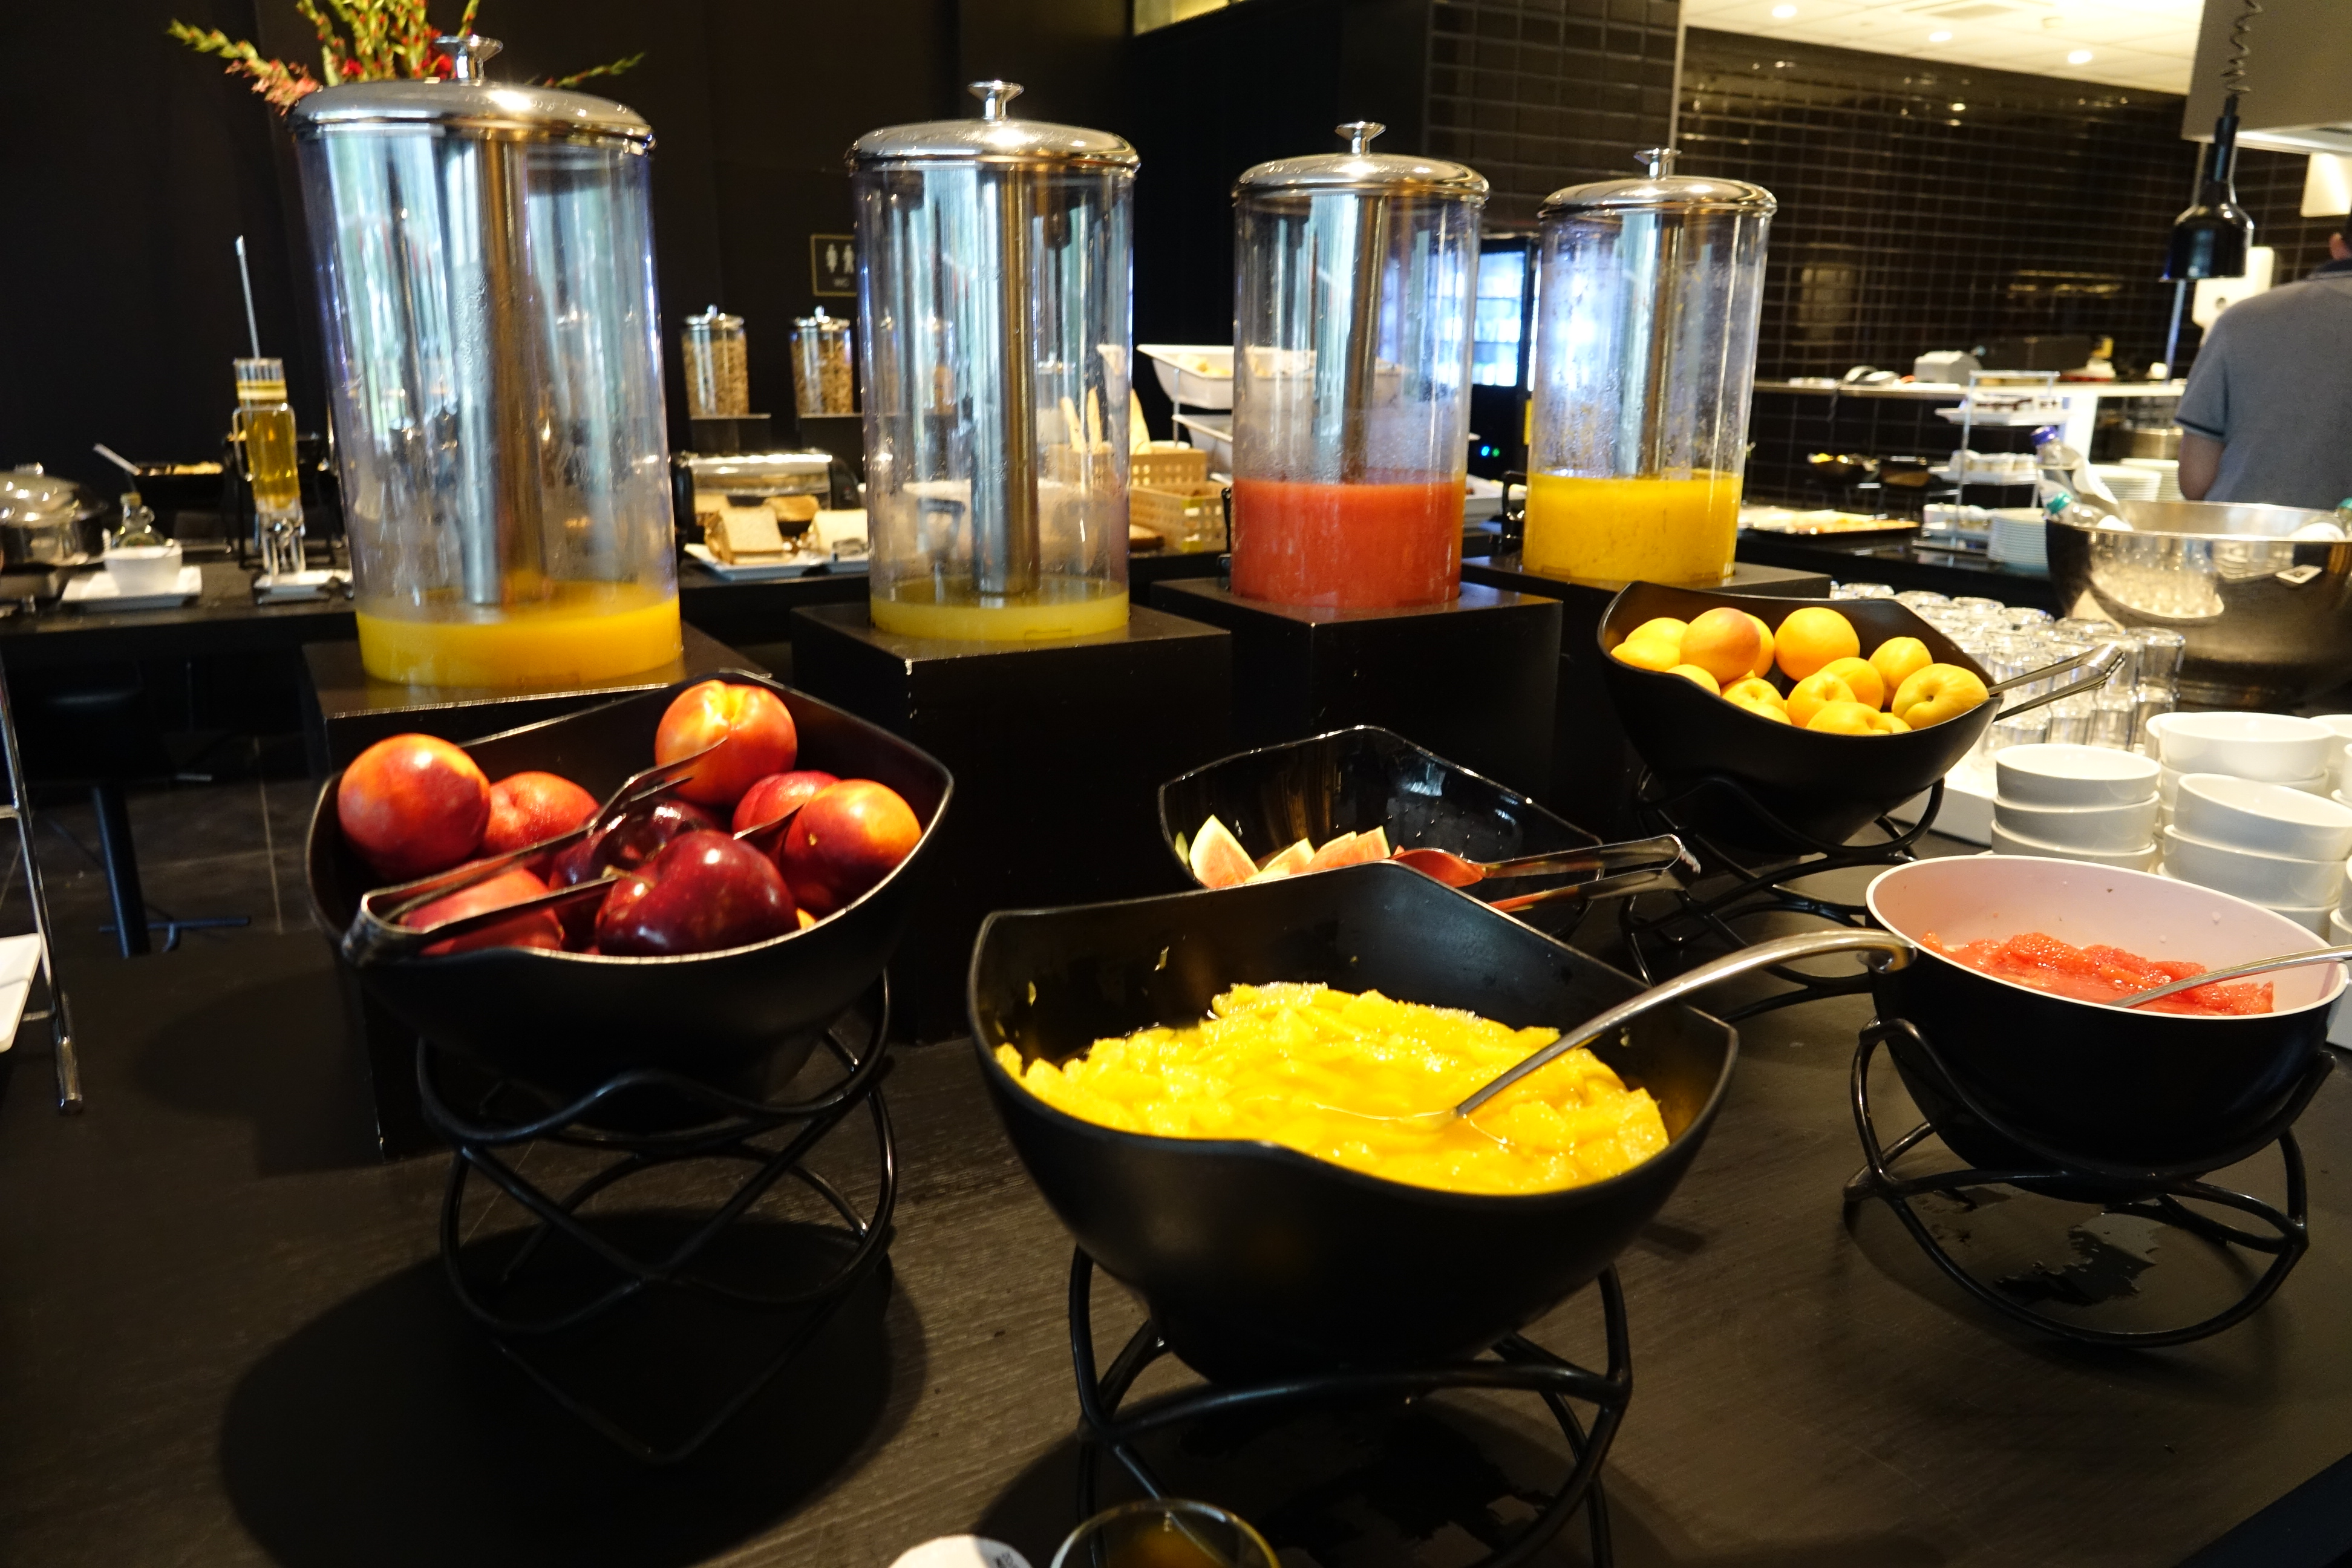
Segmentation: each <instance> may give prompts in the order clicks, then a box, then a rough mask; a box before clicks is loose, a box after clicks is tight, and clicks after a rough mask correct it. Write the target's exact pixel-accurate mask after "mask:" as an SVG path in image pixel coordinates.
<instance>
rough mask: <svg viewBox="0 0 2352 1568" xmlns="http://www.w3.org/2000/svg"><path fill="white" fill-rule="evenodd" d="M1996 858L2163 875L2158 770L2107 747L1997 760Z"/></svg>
mask: <svg viewBox="0 0 2352 1568" xmlns="http://www.w3.org/2000/svg"><path fill="white" fill-rule="evenodd" d="M1992 763H1993V778H1994V786H1993V787H1994V794H1993V803H1992V852H1993V853H1994V854H1996V855H2032V856H2037V857H2039V858H2042V859H2045V860H2085V861H2089V862H2090V863H2091V864H2093V865H2096V866H2120V867H2122V868H2124V869H2126V870H2129V871H2152V870H2154V869H2156V863H2157V858H2158V839H2157V828H2158V823H2157V814H2158V808H2159V803H2158V797H2157V781H2158V771H2157V764H2156V763H2153V762H2151V761H2149V760H2148V759H2147V758H2146V757H2143V756H2141V755H2140V754H2139V753H2138V752H2119V751H2116V750H2114V749H2112V748H2110V747H2106V746H2073V745H2063V744H2040V745H2028V746H2009V747H2005V748H2004V749H2002V750H2000V751H1999V752H1994V753H1993V759H1992Z"/></svg>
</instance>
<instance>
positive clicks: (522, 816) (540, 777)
mask: <svg viewBox="0 0 2352 1568" xmlns="http://www.w3.org/2000/svg"><path fill="white" fill-rule="evenodd" d="M595 815H596V797H595V796H594V795H590V794H589V793H588V792H587V791H586V790H584V789H582V788H581V787H580V786H579V785H578V784H573V783H572V781H571V780H570V779H567V778H562V777H560V776H558V775H557V774H554V773H509V774H508V775H507V776H506V777H505V778H502V779H500V780H499V782H498V783H496V784H492V785H491V786H490V823H489V826H488V827H486V828H484V829H483V831H482V853H483V854H485V855H507V854H511V853H512V852H513V851H515V850H517V849H521V848H525V847H529V846H530V845H533V844H537V843H539V842H540V841H541V839H546V838H552V837H555V836H556V835H557V834H559V833H569V832H571V831H572V829H573V828H575V827H577V826H580V825H581V824H582V823H583V822H585V821H587V820H588V819H589V818H590V817H592V816H595ZM537 869H539V870H541V871H542V872H544V871H545V870H546V867H545V866H543V865H542V866H540V867H538V868H537Z"/></svg>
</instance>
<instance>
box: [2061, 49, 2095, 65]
mask: <svg viewBox="0 0 2352 1568" xmlns="http://www.w3.org/2000/svg"><path fill="white" fill-rule="evenodd" d="M2066 63H2067V64H2068V65H2070V66H2086V65H2089V64H2090V63H2091V51H2090V50H2088V49H2076V50H2075V51H2074V53H2073V54H2071V55H2068V56H2067V57H2066Z"/></svg>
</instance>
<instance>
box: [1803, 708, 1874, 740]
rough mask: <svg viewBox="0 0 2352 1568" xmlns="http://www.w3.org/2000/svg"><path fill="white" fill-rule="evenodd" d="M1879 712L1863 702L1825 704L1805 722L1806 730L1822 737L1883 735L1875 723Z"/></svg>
mask: <svg viewBox="0 0 2352 1568" xmlns="http://www.w3.org/2000/svg"><path fill="white" fill-rule="evenodd" d="M1877 718H1878V710H1877V709H1875V708H1873V707H1871V706H1869V705H1868V704H1866V703H1862V702H1824V703H1822V705H1821V707H1819V708H1818V709H1816V710H1814V711H1813V716H1812V717H1811V719H1809V720H1807V721H1805V728H1806V729H1808V730H1811V731H1813V732H1814V733H1816V734H1821V735H1883V734H1885V732H1886V731H1884V730H1881V729H1880V728H1879V727H1878V725H1877V723H1876V722H1875V721H1876V720H1877Z"/></svg>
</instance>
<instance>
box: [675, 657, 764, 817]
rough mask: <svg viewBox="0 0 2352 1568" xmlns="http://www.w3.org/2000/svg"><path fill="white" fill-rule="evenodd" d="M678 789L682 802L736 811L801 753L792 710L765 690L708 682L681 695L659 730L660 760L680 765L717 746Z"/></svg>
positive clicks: (716, 681)
mask: <svg viewBox="0 0 2352 1568" xmlns="http://www.w3.org/2000/svg"><path fill="white" fill-rule="evenodd" d="M714 745H715V746H716V747H717V748H718V750H716V751H714V752H711V753H710V755H709V756H708V757H705V758H704V759H703V760H702V761H700V762H698V763H695V764H694V769H693V771H692V772H691V773H688V774H687V775H686V780H685V782H684V783H682V784H679V785H678V786H677V795H678V796H679V797H680V798H681V799H685V800H690V801H693V802H694V803H695V804H696V805H716V806H725V807H729V808H732V807H733V805H735V803H736V802H737V801H739V800H740V799H742V798H743V792H744V791H746V790H748V789H750V788H751V785H752V784H755V783H757V782H758V781H759V780H761V779H763V778H765V777H767V776H768V775H769V774H770V773H783V772H785V771H786V770H788V769H789V768H791V766H792V765H793V760H794V759H795V758H797V757H798V756H799V755H800V735H799V732H798V731H796V730H794V729H793V714H792V710H791V709H789V708H786V707H785V706H784V704H783V700H782V698H780V697H778V696H777V695H776V694H775V693H774V692H772V691H771V690H769V689H767V688H766V687H764V686H737V685H733V684H731V683H730V682H728V681H724V680H705V681H702V682H700V683H699V684H698V685H694V686H689V687H688V688H687V689H685V690H684V691H681V692H679V693H678V694H677V700H675V701H673V702H672V703H671V704H670V705H669V708H668V709H667V710H666V711H665V712H664V713H663V714H662V716H661V724H660V727H659V728H657V729H656V730H655V731H654V761H655V762H656V763H674V762H677V761H678V760H679V759H680V758H683V757H690V756H693V755H695V754H696V753H697V752H701V751H704V750H706V749H708V748H709V747H711V746H714Z"/></svg>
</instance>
